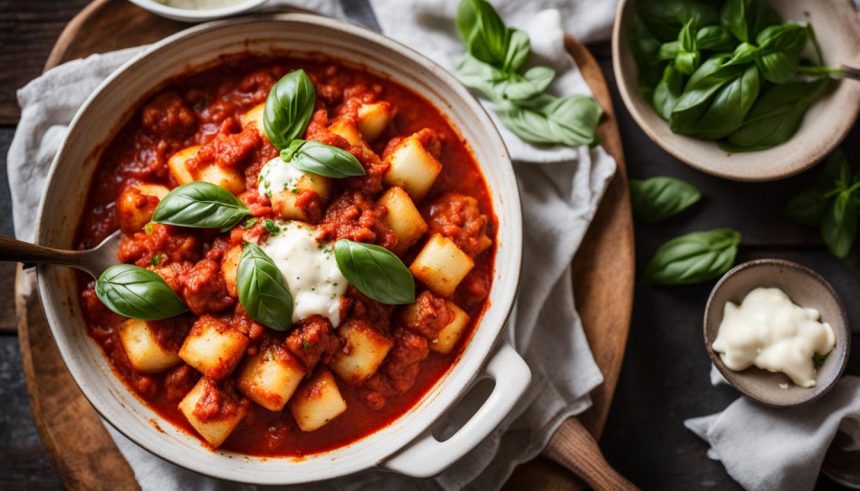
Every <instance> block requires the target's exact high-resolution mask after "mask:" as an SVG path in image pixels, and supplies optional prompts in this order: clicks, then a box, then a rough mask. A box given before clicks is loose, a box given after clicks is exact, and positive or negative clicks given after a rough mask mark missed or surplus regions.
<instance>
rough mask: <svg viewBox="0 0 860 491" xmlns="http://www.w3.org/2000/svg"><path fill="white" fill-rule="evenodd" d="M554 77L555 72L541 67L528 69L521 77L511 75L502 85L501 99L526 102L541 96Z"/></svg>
mask: <svg viewBox="0 0 860 491" xmlns="http://www.w3.org/2000/svg"><path fill="white" fill-rule="evenodd" d="M554 77H555V71H554V70H553V69H551V68H547V67H543V66H536V67H534V68H530V69H529V70H528V71H527V72H526V73H524V74H523V75H522V76H521V75H517V74H513V75H511V77H510V78H509V79H508V81H507V82H504V83H503V85H502V91H501V97H503V98H505V99H508V100H512V101H528V100H529V99H533V98H535V97H538V96H539V95H541V94H542V93H543V91H545V90H546V88H547V87H548V86H549V84H550V83H552V79H553V78H554Z"/></svg>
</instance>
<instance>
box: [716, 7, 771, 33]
mask: <svg viewBox="0 0 860 491" xmlns="http://www.w3.org/2000/svg"><path fill="white" fill-rule="evenodd" d="M721 18H722V23H723V25H724V26H725V27H726V29H728V30H729V31H730V32H731V33H732V34H733V35H734V36H735V37H736V38H738V39H739V40H741V41H743V42H752V41H753V40H755V36H756V34H758V33H759V31H761V30H762V29H764V28H765V27H767V26H768V25H770V24H772V23H774V22H775V21H776V16H775V15H774V14H773V11H771V9H770V6H768V4H767V1H766V0H728V1H727V2H726V3H725V4H724V5H723V10H722V13H721Z"/></svg>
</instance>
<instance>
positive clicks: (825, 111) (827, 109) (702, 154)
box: [612, 0, 860, 181]
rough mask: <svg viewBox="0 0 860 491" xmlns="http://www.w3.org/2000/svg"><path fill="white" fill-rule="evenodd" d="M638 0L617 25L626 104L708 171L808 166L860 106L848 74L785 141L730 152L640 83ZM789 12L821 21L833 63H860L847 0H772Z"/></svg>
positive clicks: (782, 172) (624, 4) (665, 142)
mask: <svg viewBox="0 0 860 491" xmlns="http://www.w3.org/2000/svg"><path fill="white" fill-rule="evenodd" d="M637 1H647V0H620V1H619V2H618V10H617V14H616V19H615V27H614V29H613V32H612V63H613V69H614V72H615V79H616V81H617V83H618V90H619V92H621V99H622V100H624V105H625V106H626V107H627V110H628V111H630V114H631V115H632V116H633V119H635V120H636V123H638V124H639V127H640V128H642V130H643V131H644V132H645V133H646V134H647V135H648V137H649V138H651V140H653V141H654V143H656V144H657V145H660V146H661V147H663V150H665V151H667V152H669V153H670V154H672V156H674V157H675V158H677V159H679V160H681V161H683V162H684V163H686V164H688V165H690V166H691V167H694V168H696V169H698V170H700V171H702V172H707V173H708V174H713V175H715V176H719V177H724V178H726V179H732V180H737V181H772V180H775V179H781V178H784V177H788V176H791V175H794V174H797V173H798V172H801V171H803V170H805V169H808V168H810V167H812V166H813V165H815V164H816V163H817V162H819V161H821V159H823V158H824V157H825V156H827V154H829V153H830V152H831V151H833V149H834V148H836V146H837V145H839V142H841V141H842V139H843V138H844V137H845V135H847V134H848V131H849V130H850V129H851V127H852V126H853V125H854V121H855V120H856V119H857V114H858V111H860V82H858V81H855V80H843V81H841V82H840V83H839V84H838V86H837V87H836V89H835V90H833V91H832V92H830V93H829V94H827V95H826V96H824V97H823V98H822V99H821V100H819V101H818V102H816V103H815V104H813V106H812V107H810V108H809V110H808V111H807V112H806V116H805V117H804V118H803V124H802V125H801V126H800V128H799V129H798V131H797V133H796V134H795V135H794V137H792V138H791V139H790V140H789V141H787V142H786V143H783V144H782V145H778V146H776V147H773V148H770V149H768V150H762V151H759V152H745V153H728V152H726V151H725V150H722V149H721V148H720V147H718V146H717V145H716V144H715V143H712V142H708V141H703V140H697V139H695V138H690V137H688V136H684V135H678V134H675V133H672V130H670V129H669V125H668V124H667V123H666V122H665V121H663V120H662V119H661V118H660V116H658V115H657V113H656V112H655V111H654V108H653V107H651V104H650V103H649V102H648V101H647V100H645V98H644V97H643V96H642V93H641V92H640V91H639V87H638V69H637V66H636V61H635V60H634V59H633V53H632V52H631V50H630V45H629V42H628V37H627V31H628V25H629V21H630V18H631V16H632V15H633V13H634V11H635V9H636V2H637ZM770 4H771V6H772V7H773V8H774V10H776V11H777V12H778V13H779V14H780V16H781V17H782V18H783V19H786V20H794V21H808V22H810V23H812V25H813V26H814V28H815V31H816V34H817V37H818V40H819V42H820V43H821V47H822V51H823V55H824V61H825V64H827V65H842V64H845V65H849V66H854V67H860V17H858V14H857V12H856V11H855V10H854V7H853V6H852V4H851V2H850V1H847V0H816V1H814V2H810V1H808V0H770Z"/></svg>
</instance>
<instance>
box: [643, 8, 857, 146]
mask: <svg viewBox="0 0 860 491" xmlns="http://www.w3.org/2000/svg"><path fill="white" fill-rule="evenodd" d="M715 14H716V15H715ZM628 38H629V39H630V47H631V51H632V52H633V56H634V58H635V60H636V64H637V65H638V67H639V88H640V91H641V92H642V94H643V95H644V96H645V97H646V98H647V99H648V100H650V101H651V103H652V105H653V106H654V109H655V111H656V112H657V113H658V114H659V115H660V116H661V117H662V118H663V119H665V120H666V121H668V122H669V127H670V128H671V130H672V131H673V132H675V133H679V134H683V135H689V136H692V137H695V138H700V139H703V140H714V141H717V143H718V144H719V145H720V146H721V147H722V148H724V149H726V150H728V151H731V152H744V151H757V150H763V149H767V148H770V147H773V146H775V145H779V144H781V143H783V142H785V141H787V140H788V139H789V138H791V137H792V136H793V135H794V134H795V132H796V131H797V129H798V127H799V126H800V123H801V121H802V119H803V116H804V114H805V113H806V110H807V109H808V108H809V106H810V105H812V104H813V103H814V102H815V101H816V100H818V99H819V98H820V97H821V96H822V95H823V94H824V93H825V92H826V90H827V88H828V87H829V84H828V83H827V82H828V81H829V78H830V77H839V76H844V74H845V71H844V70H843V69H841V68H838V67H824V66H821V64H822V61H821V55H820V49H819V48H818V43H817V40H816V39H815V33H814V31H813V29H812V27H811V26H810V25H808V24H807V25H800V24H796V23H792V22H781V21H780V20H779V19H778V18H777V17H776V15H775V14H774V13H773V11H772V10H771V9H770V7H769V6H768V4H767V1H766V0H727V1H726V2H724V4H723V6H722V9H721V11H720V9H719V4H716V3H714V2H703V1H699V0H654V1H650V2H639V3H637V11H636V13H635V15H634V16H633V17H632V19H631V21H630V26H629V32H628ZM810 43H811V44H812V45H813V47H815V48H816V49H815V53H814V54H815V56H814V57H813V59H812V60H811V61H810V62H809V63H810V64H807V65H804V64H803V63H802V62H803V61H804V59H803V55H804V52H805V48H806V46H807V45H808V44H810ZM801 76H803V77H804V80H801V79H799V77H801ZM807 78H813V79H817V80H812V81H811V82H810V81H809V80H805V79H807ZM784 84H787V85H790V86H791V88H789V89H783V88H782V87H781V85H784Z"/></svg>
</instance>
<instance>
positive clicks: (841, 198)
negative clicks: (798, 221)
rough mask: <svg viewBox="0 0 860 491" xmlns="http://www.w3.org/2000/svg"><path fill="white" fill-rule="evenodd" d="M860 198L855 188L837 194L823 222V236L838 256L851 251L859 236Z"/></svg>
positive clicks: (845, 255) (841, 256) (846, 254)
mask: <svg viewBox="0 0 860 491" xmlns="http://www.w3.org/2000/svg"><path fill="white" fill-rule="evenodd" d="M858 207H860V200H858V198H857V192H856V190H855V189H845V190H843V191H840V192H839V194H837V195H836V199H834V200H833V201H832V202H831V204H830V207H829V208H828V209H827V211H826V212H825V214H824V219H823V221H822V222H821V238H822V239H824V243H825V244H827V247H828V248H829V249H830V252H832V253H833V255H834V256H836V257H838V258H843V259H844V258H845V257H847V256H848V253H850V252H851V248H852V247H853V246H854V241H855V239H856V238H857V219H858V213H857V209H858Z"/></svg>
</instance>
